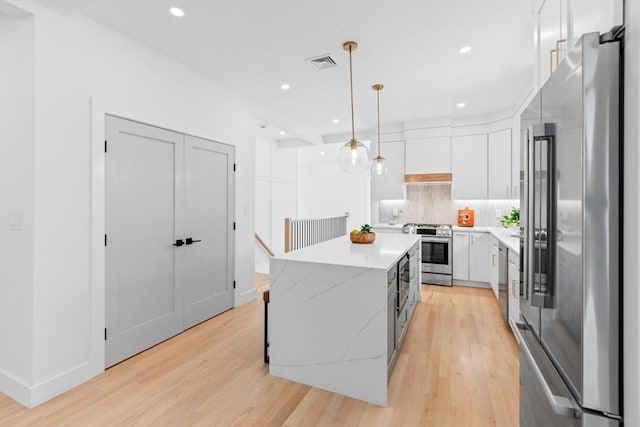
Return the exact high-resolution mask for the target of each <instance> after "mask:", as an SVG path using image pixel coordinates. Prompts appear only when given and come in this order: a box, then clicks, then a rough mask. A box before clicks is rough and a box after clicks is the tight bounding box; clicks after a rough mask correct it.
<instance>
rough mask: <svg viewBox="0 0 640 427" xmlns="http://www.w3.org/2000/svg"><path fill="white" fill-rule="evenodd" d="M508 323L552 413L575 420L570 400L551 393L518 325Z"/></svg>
mask: <svg viewBox="0 0 640 427" xmlns="http://www.w3.org/2000/svg"><path fill="white" fill-rule="evenodd" d="M509 323H510V324H511V329H512V330H513V332H514V333H515V336H516V340H517V341H518V344H520V351H522V352H523V353H524V355H525V357H526V358H527V360H528V361H529V363H530V364H531V367H532V369H533V371H534V373H535V375H536V378H537V379H538V382H539V383H540V386H541V387H542V390H543V391H544V395H545V397H546V398H547V400H548V401H549V405H551V407H552V408H553V412H555V413H556V414H558V415H561V416H564V417H573V418H575V416H576V409H575V407H574V406H573V403H572V402H571V400H569V399H567V398H566V397H563V396H556V395H555V394H553V392H552V391H551V388H550V387H549V384H547V380H546V379H545V378H544V375H543V374H542V371H541V370H540V368H539V367H538V364H537V363H536V360H535V358H534V357H533V354H531V350H529V347H528V346H527V343H526V342H525V341H524V338H523V337H522V334H521V333H520V329H519V328H518V324H517V323H515V322H514V321H513V319H509Z"/></svg>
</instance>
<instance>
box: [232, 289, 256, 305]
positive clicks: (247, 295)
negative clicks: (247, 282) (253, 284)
mask: <svg viewBox="0 0 640 427" xmlns="http://www.w3.org/2000/svg"><path fill="white" fill-rule="evenodd" d="M257 297H258V291H257V290H256V288H251V289H249V290H248V291H244V292H242V293H240V294H238V295H237V297H236V304H235V306H236V307H240V306H241V305H244V304H246V303H248V302H251V301H253V300H254V299H256V298H257Z"/></svg>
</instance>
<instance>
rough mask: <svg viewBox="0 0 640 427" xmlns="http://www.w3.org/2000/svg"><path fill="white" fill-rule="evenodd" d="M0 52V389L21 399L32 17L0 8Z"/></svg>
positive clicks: (26, 339)
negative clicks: (17, 224)
mask: <svg viewBox="0 0 640 427" xmlns="http://www.w3.org/2000/svg"><path fill="white" fill-rule="evenodd" d="M9 13H10V12H9ZM0 58H1V59H0V61H1V62H2V65H1V66H0V94H1V95H0V390H7V394H10V395H14V396H18V397H20V398H22V399H24V398H26V397H28V396H27V393H26V392H25V388H26V387H27V386H28V385H29V384H31V382H32V380H33V364H32V360H31V358H30V357H25V356H26V355H31V354H32V353H33V341H32V337H33V326H34V324H33V261H34V259H33V236H34V220H33V209H34V204H33V191H34V190H33V188H34V175H33V163H34V161H33V158H34V122H33V118H34V100H33V97H34V74H33V67H34V25H33V17H21V16H15V15H13V14H7V13H5V14H3V13H2V12H0ZM12 221H13V222H15V221H18V222H21V230H11V222H12ZM14 228H15V227H14Z"/></svg>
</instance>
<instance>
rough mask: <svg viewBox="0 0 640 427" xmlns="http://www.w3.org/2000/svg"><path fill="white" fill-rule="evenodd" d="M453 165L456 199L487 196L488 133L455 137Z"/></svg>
mask: <svg viewBox="0 0 640 427" xmlns="http://www.w3.org/2000/svg"><path fill="white" fill-rule="evenodd" d="M451 166H452V167H451V169H452V171H451V172H452V175H453V176H452V183H451V192H452V194H451V196H452V197H453V198H454V199H486V198H487V135H471V136H456V137H453V138H452V141H451ZM509 169H510V168H509Z"/></svg>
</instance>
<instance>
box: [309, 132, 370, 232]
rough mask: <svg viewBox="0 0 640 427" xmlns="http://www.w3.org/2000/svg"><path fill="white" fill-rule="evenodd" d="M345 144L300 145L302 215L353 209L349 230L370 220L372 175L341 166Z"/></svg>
mask: <svg viewBox="0 0 640 427" xmlns="http://www.w3.org/2000/svg"><path fill="white" fill-rule="evenodd" d="M342 144H343V143H339V144H323V145H316V146H311V147H302V148H298V217H299V218H317V217H324V216H336V215H341V214H343V213H344V212H349V215H350V216H349V219H348V220H347V232H349V231H351V230H352V229H354V228H360V226H361V225H362V224H365V223H370V215H369V209H370V204H369V200H370V179H369V174H368V173H367V172H363V173H353V174H352V173H346V172H344V171H343V170H342V169H341V168H340V166H339V164H338V150H339V149H340V146H342ZM321 152H324V153H325V154H324V155H320V153H321Z"/></svg>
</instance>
